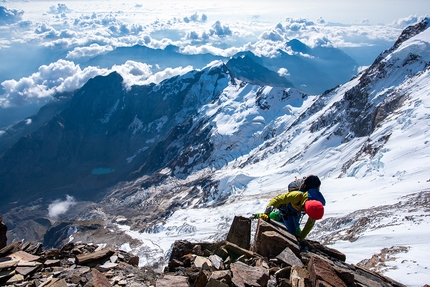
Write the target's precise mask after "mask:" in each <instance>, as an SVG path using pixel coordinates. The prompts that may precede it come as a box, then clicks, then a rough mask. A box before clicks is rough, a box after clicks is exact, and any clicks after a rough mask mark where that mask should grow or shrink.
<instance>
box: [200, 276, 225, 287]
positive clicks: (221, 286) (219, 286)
mask: <svg viewBox="0 0 430 287" xmlns="http://www.w3.org/2000/svg"><path fill="white" fill-rule="evenodd" d="M206 287H229V285H228V284H225V283H223V282H220V281H218V280H215V279H213V278H211V279H209V282H208V284H206Z"/></svg>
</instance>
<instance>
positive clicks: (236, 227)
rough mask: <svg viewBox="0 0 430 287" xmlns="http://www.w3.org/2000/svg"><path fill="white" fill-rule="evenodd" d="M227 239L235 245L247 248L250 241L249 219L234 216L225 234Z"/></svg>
mask: <svg viewBox="0 0 430 287" xmlns="http://www.w3.org/2000/svg"><path fill="white" fill-rule="evenodd" d="M227 241H229V242H231V243H233V244H236V245H237V246H239V247H241V248H244V249H249V248H250V242H251V219H250V218H246V217H243V216H235V217H234V219H233V223H232V224H231V226H230V230H229V232H228V235H227Z"/></svg>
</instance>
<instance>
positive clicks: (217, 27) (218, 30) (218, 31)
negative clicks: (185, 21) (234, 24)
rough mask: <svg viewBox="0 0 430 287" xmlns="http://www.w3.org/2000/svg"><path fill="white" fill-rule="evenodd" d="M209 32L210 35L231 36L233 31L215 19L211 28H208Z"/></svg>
mask: <svg viewBox="0 0 430 287" xmlns="http://www.w3.org/2000/svg"><path fill="white" fill-rule="evenodd" d="M209 34H210V35H211V36H214V35H215V36H218V37H226V36H231V35H232V34H233V33H232V32H231V30H230V27H229V26H228V25H223V24H221V22H220V21H216V22H215V23H214V24H213V25H212V28H211V29H210V30H209Z"/></svg>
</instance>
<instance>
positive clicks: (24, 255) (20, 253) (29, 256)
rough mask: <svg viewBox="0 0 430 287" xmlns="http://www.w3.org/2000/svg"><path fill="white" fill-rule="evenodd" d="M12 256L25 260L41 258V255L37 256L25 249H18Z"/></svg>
mask: <svg viewBox="0 0 430 287" xmlns="http://www.w3.org/2000/svg"><path fill="white" fill-rule="evenodd" d="M10 257H12V258H15V259H17V260H20V261H24V262H31V261H36V260H38V259H39V258H40V256H35V255H32V254H30V253H27V252H25V251H17V252H15V253H12V254H11V255H10Z"/></svg>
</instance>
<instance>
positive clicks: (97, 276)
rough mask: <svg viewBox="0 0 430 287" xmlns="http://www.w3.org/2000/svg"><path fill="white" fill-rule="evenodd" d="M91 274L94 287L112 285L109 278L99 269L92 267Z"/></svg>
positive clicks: (108, 286)
mask: <svg viewBox="0 0 430 287" xmlns="http://www.w3.org/2000/svg"><path fill="white" fill-rule="evenodd" d="M91 274H92V275H93V285H94V287H110V286H112V285H111V284H110V282H109V280H108V279H107V278H106V276H104V275H103V274H102V273H100V271H98V270H97V269H93V270H92V271H91Z"/></svg>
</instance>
